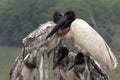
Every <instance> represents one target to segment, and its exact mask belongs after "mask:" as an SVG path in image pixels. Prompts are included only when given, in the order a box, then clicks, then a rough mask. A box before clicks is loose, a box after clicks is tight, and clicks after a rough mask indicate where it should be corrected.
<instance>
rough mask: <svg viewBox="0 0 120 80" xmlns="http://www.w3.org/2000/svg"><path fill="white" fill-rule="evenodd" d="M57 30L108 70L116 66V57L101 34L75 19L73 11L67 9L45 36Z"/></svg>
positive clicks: (80, 20) (82, 21)
mask: <svg viewBox="0 0 120 80" xmlns="http://www.w3.org/2000/svg"><path fill="white" fill-rule="evenodd" d="M58 30H59V31H60V32H61V33H62V34H63V35H64V36H65V37H66V38H67V39H70V40H72V41H73V43H74V45H75V47H77V48H78V49H79V50H80V52H82V53H83V54H84V55H87V56H89V55H91V56H93V57H94V58H95V59H97V60H98V62H100V63H101V64H103V65H104V67H105V68H107V69H109V70H112V69H115V68H116V67H117V59H116V57H115V55H114V54H113V52H112V51H111V49H110V47H109V46H108V44H107V43H106V42H105V40H104V39H103V38H102V36H101V35H100V34H99V33H98V32H96V31H95V30H94V29H93V28H92V27H91V26H90V25H89V24H88V23H87V22H85V21H84V20H82V19H78V18H77V19H76V17H75V13H74V11H72V10H69V11H67V12H66V13H65V14H64V16H63V17H62V18H61V19H60V20H59V22H58V23H57V25H56V26H55V27H54V28H53V29H52V30H51V32H50V33H49V34H48V36H47V37H46V38H48V37H50V36H52V35H53V34H54V33H56V32H57V31H58Z"/></svg>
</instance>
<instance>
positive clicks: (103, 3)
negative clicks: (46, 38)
mask: <svg viewBox="0 0 120 80" xmlns="http://www.w3.org/2000/svg"><path fill="white" fill-rule="evenodd" d="M119 4H120V0H64V1H63V0H0V80H8V78H9V70H10V68H11V67H12V65H13V63H14V60H15V58H16V57H17V56H18V54H19V53H20V52H21V48H22V39H23V38H24V37H25V36H26V35H28V34H29V33H30V32H31V31H33V30H34V29H36V28H37V27H38V26H39V24H41V23H44V22H47V21H49V20H52V16H53V13H54V11H55V10H61V11H63V12H65V11H67V10H70V9H72V10H74V11H75V13H76V16H77V17H78V18H81V19H84V20H85V21H87V22H88V23H89V24H90V25H91V26H92V27H93V28H94V29H95V30H96V31H98V32H99V33H100V34H101V35H102V36H103V38H104V39H105V40H106V42H107V43H108V45H109V46H110V47H111V49H112V51H113V52H114V54H115V55H116V57H117V59H118V63H120V55H119V52H120V5H119ZM68 44H70V45H71V43H69V42H68ZM109 75H110V77H111V80H119V79H120V65H119V64H118V67H117V69H116V70H113V71H111V72H109Z"/></svg>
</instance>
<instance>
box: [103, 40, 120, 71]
mask: <svg viewBox="0 0 120 80" xmlns="http://www.w3.org/2000/svg"><path fill="white" fill-rule="evenodd" d="M105 46H106V48H107V50H108V54H109V57H110V61H111V62H109V65H108V68H109V69H110V70H112V69H115V68H116V67H117V64H118V63H117V59H116V57H115V55H114V54H113V52H112V51H111V49H110V48H109V46H108V45H107V44H106V42H105Z"/></svg>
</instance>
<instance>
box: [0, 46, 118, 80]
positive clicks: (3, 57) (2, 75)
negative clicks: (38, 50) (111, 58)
mask: <svg viewBox="0 0 120 80" xmlns="http://www.w3.org/2000/svg"><path fill="white" fill-rule="evenodd" d="M20 52H21V49H20V48H16V47H1V46H0V80H9V71H10V69H11V67H12V65H13V63H14V60H15V59H16V57H17V56H18V54H19V53H20ZM116 56H117V59H118V63H120V55H116ZM51 61H52V59H50V63H49V65H50V68H52V67H51V65H52V62H51ZM49 70H50V72H49V74H50V78H53V73H52V69H49ZM51 73H52V74H51ZM109 75H110V78H111V80H120V64H118V67H117V69H115V70H113V71H109ZM50 80H51V79H50Z"/></svg>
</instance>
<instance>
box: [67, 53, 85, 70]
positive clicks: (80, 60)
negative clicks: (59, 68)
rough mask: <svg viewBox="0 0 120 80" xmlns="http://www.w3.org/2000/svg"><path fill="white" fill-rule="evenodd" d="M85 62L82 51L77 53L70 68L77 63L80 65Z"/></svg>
mask: <svg viewBox="0 0 120 80" xmlns="http://www.w3.org/2000/svg"><path fill="white" fill-rule="evenodd" d="M84 62H85V61H84V55H83V54H82V53H81V52H80V53H78V54H77V55H76V57H75V60H74V64H73V65H72V66H71V67H70V68H69V70H70V69H72V68H73V67H74V66H75V65H80V64H83V63H84Z"/></svg>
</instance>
